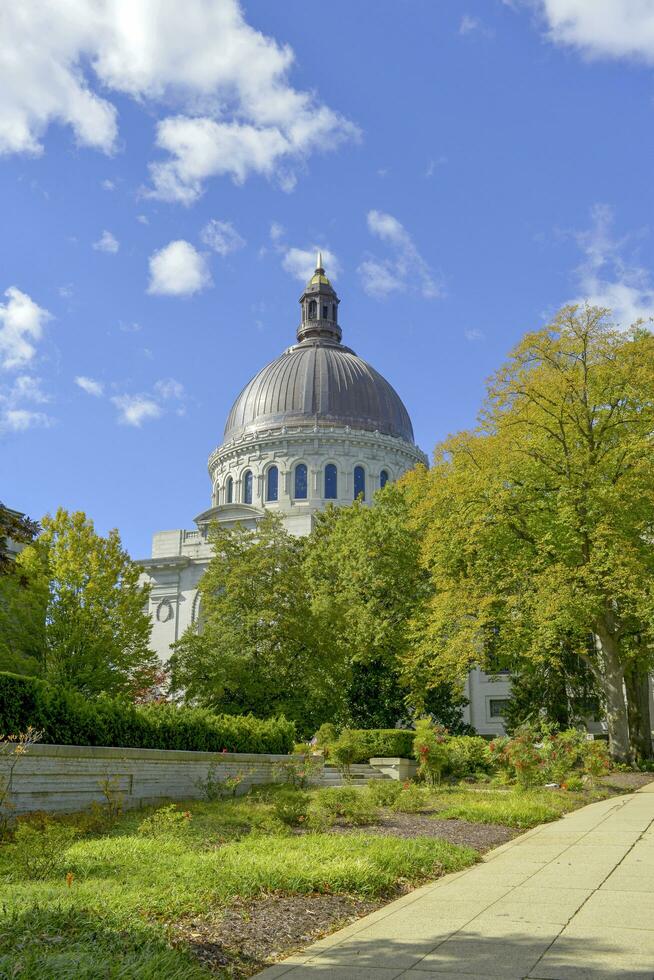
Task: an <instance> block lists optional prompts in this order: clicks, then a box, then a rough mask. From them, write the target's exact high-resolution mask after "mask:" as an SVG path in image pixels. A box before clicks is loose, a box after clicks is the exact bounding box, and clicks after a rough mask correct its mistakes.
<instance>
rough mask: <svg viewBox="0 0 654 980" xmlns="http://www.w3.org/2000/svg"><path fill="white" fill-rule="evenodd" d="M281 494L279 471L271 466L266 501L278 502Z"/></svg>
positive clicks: (267, 480)
mask: <svg viewBox="0 0 654 980" xmlns="http://www.w3.org/2000/svg"><path fill="white" fill-rule="evenodd" d="M278 493H279V470H278V469H277V467H276V466H271V467H270V469H269V470H268V473H267V475H266V500H277V497H278Z"/></svg>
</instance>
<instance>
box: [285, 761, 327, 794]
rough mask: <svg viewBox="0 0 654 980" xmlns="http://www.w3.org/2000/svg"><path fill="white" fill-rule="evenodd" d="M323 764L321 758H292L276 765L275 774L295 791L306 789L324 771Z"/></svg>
mask: <svg viewBox="0 0 654 980" xmlns="http://www.w3.org/2000/svg"><path fill="white" fill-rule="evenodd" d="M322 766H323V762H322V759H321V758H320V757H318V758H317V759H316V758H314V757H313V756H311V755H309V756H305V757H304V758H302V757H298V756H291V757H290V759H284V761H283V762H278V763H276V764H275V772H276V774H277V775H278V776H279V777H280V779H281V781H282V782H284V783H287V784H288V785H289V786H292V787H293V789H306V788H307V786H310V785H311V783H313V782H315V781H316V779H317V777H318V775H319V773H320V772H321V770H322Z"/></svg>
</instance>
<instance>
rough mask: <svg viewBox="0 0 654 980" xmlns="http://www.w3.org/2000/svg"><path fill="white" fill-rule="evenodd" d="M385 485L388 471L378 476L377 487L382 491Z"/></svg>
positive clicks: (383, 471)
mask: <svg viewBox="0 0 654 980" xmlns="http://www.w3.org/2000/svg"><path fill="white" fill-rule="evenodd" d="M387 483H388V470H382V471H381V473H380V474H379V486H380V487H381V488H382V490H383V489H384V487H385V486H386V484H387Z"/></svg>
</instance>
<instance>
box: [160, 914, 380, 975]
mask: <svg viewBox="0 0 654 980" xmlns="http://www.w3.org/2000/svg"><path fill="white" fill-rule="evenodd" d="M384 904H385V901H378V902H374V901H369V900H364V899H360V898H354V897H351V896H349V895H286V896H281V895H270V896H267V897H265V898H259V899H256V900H253V901H247V902H246V901H239V902H235V903H234V904H233V905H231V906H230V907H229V908H228V909H227V910H226V911H225V912H223V913H217V914H216V915H215V916H193V918H189V919H184V920H181V921H179V922H176V923H174V924H173V925H172V927H171V928H172V944H173V945H174V946H179V945H181V946H184V947H186V948H187V949H190V951H191V952H192V953H193V955H194V956H196V957H197V959H198V960H200V962H201V963H202V964H203V965H204V966H205V967H207V968H208V969H209V970H211V971H212V972H215V973H219V974H220V975H221V976H223V977H234V978H239V980H240V978H244V977H251V976H253V974H255V973H258V972H259V971H261V970H263V969H265V967H267V966H270V965H271V964H272V963H273V962H275V961H276V960H278V959H280V958H281V957H283V956H290V954H291V953H294V952H296V951H297V950H299V949H304V948H305V947H307V946H309V945H310V944H311V943H312V942H315V941H316V940H317V939H320V938H321V936H325V935H328V934H329V933H331V932H334V931H335V930H336V929H340V928H342V927H343V926H346V925H348V924H349V923H350V922H355V921H356V919H359V918H361V917H362V916H364V915H368V914H369V913H370V912H374V911H375V909H378V908H381V906H382V905H384Z"/></svg>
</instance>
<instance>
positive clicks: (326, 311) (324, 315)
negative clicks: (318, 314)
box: [322, 303, 329, 320]
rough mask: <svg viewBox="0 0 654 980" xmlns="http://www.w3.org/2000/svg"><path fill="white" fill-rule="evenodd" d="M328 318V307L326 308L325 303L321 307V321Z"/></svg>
mask: <svg viewBox="0 0 654 980" xmlns="http://www.w3.org/2000/svg"><path fill="white" fill-rule="evenodd" d="M328 316H329V307H328V306H327V303H325V304H324V306H323V308H322V318H323V320H326V319H327V317H328Z"/></svg>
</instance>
